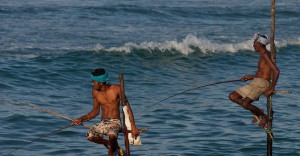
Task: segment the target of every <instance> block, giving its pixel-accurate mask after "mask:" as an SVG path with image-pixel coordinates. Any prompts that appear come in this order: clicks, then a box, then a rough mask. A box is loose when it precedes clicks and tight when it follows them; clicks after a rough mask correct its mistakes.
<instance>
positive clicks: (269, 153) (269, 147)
mask: <svg viewBox="0 0 300 156" xmlns="http://www.w3.org/2000/svg"><path fill="white" fill-rule="evenodd" d="M274 36H275V0H271V34H270V52H271V59H272V61H273V62H274V63H276V47H275V43H274V38H275V37H274ZM271 77H273V76H271ZM267 111H268V116H269V117H271V120H270V121H268V129H272V122H273V114H274V111H273V108H272V97H271V96H270V97H269V98H268V99H267ZM272 145H273V141H272V138H271V137H270V135H268V134H267V156H272Z"/></svg>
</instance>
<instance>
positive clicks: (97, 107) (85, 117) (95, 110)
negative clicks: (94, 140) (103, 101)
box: [72, 93, 100, 125]
mask: <svg viewBox="0 0 300 156" xmlns="http://www.w3.org/2000/svg"><path fill="white" fill-rule="evenodd" d="M94 95H95V94H94V93H93V109H92V110H91V111H90V112H89V113H88V114H86V115H83V116H81V117H80V118H77V119H76V120H74V121H73V122H72V125H79V124H81V123H82V122H84V121H88V120H91V119H93V118H95V117H96V116H97V115H98V114H99V113H100V104H99V103H98V101H97V100H96V96H94Z"/></svg>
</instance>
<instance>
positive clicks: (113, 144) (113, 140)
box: [108, 134, 119, 156]
mask: <svg viewBox="0 0 300 156" xmlns="http://www.w3.org/2000/svg"><path fill="white" fill-rule="evenodd" d="M108 138H109V149H108V155H109V156H113V155H114V152H115V151H116V150H117V149H118V147H119V146H118V141H117V137H116V136H115V135H114V134H109V135H108Z"/></svg>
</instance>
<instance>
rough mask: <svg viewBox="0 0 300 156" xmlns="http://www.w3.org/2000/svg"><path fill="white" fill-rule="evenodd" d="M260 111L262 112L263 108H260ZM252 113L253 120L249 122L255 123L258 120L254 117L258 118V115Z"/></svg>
mask: <svg viewBox="0 0 300 156" xmlns="http://www.w3.org/2000/svg"><path fill="white" fill-rule="evenodd" d="M260 111H262V112H264V110H263V109H260ZM253 115H254V117H253V120H252V121H251V123H252V124H255V123H256V122H257V121H258V120H257V119H256V117H257V118H259V116H258V115H255V114H253Z"/></svg>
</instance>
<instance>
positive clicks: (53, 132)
mask: <svg viewBox="0 0 300 156" xmlns="http://www.w3.org/2000/svg"><path fill="white" fill-rule="evenodd" d="M71 126H73V125H68V126H65V127H62V128H60V129H57V130H55V131H52V132H50V133H48V134H45V135H43V136H40V137H38V138H36V139H33V140H31V141H30V142H28V143H27V144H25V145H23V146H21V147H19V148H17V149H15V150H13V151H11V152H9V153H8V154H7V155H10V154H12V153H14V152H16V151H17V150H20V149H22V148H24V147H25V146H27V145H29V144H31V143H33V142H35V141H37V140H40V139H42V138H45V137H47V136H49V135H51V134H54V133H56V132H59V131H62V130H64V129H66V128H69V127H71Z"/></svg>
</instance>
